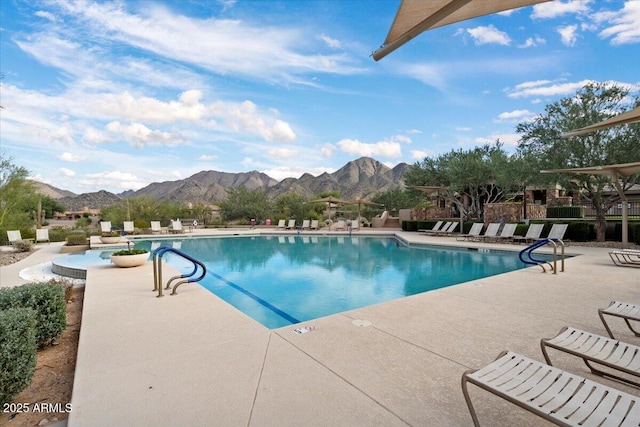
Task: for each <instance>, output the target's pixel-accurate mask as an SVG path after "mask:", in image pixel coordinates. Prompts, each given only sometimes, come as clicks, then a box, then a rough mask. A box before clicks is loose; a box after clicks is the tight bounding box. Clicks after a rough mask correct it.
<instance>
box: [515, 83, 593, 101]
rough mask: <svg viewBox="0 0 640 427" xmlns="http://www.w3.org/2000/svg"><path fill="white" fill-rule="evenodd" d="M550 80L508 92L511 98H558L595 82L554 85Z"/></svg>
mask: <svg viewBox="0 0 640 427" xmlns="http://www.w3.org/2000/svg"><path fill="white" fill-rule="evenodd" d="M551 83H552V82H550V81H548V80H539V81H537V82H527V83H523V84H520V85H517V86H516V87H515V89H513V90H511V91H508V94H507V96H508V97H509V98H526V97H530V96H557V95H567V94H570V93H574V92H576V91H577V90H578V89H580V88H581V87H583V86H585V85H587V84H589V83H594V81H593V80H581V81H579V82H566V83H553V84H551Z"/></svg>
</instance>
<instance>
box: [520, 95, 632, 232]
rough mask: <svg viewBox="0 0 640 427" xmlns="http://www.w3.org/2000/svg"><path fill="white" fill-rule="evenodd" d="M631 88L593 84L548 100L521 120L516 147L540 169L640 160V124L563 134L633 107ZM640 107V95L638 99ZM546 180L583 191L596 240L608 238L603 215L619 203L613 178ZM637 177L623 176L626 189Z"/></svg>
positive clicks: (557, 176)
mask: <svg viewBox="0 0 640 427" xmlns="http://www.w3.org/2000/svg"><path fill="white" fill-rule="evenodd" d="M629 93H630V92H629V89H627V88H624V87H621V86H619V85H617V84H615V83H592V84H588V85H586V86H584V87H583V88H581V89H580V90H578V91H577V93H576V94H575V95H573V96H569V97H566V98H562V99H561V100H559V101H557V102H554V103H552V104H549V105H547V106H546V107H545V112H544V114H541V115H539V116H538V117H536V118H535V119H534V120H533V121H530V122H524V123H520V124H519V125H518V126H517V128H516V130H517V132H518V133H519V134H521V135H522V136H521V139H520V142H519V143H518V151H519V153H521V154H522V155H524V156H527V157H529V158H532V157H535V158H536V159H537V167H539V168H540V169H566V168H578V167H589V166H604V165H610V164H617V163H629V162H636V161H640V144H638V137H639V135H640V124H634V125H624V126H617V127H613V128H610V129H607V130H601V131H597V132H591V133H588V134H585V135H581V136H576V137H570V138H566V139H565V138H562V137H561V134H562V133H564V132H568V131H571V130H573V129H577V128H581V127H584V126H588V125H591V124H594V123H597V122H599V121H602V120H605V119H607V118H609V117H611V116H613V115H616V114H619V113H621V112H624V111H626V110H627V109H629V103H628V97H629ZM635 105H640V99H638V98H636V99H635ZM547 176H548V178H547V180H546V181H547V183H548V184H555V183H559V184H560V185H561V186H562V187H564V188H565V189H566V190H567V191H570V192H575V193H579V194H580V195H581V196H582V197H583V198H584V199H586V200H588V201H589V202H590V203H591V205H592V206H593V208H594V210H595V212H596V224H595V229H596V238H597V240H598V241H604V239H605V231H606V227H607V222H606V217H605V213H606V212H607V210H609V209H610V208H611V207H612V206H614V205H615V204H616V203H618V202H619V201H620V196H619V195H618V194H617V193H616V192H612V191H609V190H611V188H612V181H611V177H609V176H603V175H587V174H583V175H578V174H566V173H564V174H553V175H547ZM639 178H640V176H639V175H636V176H633V177H631V178H630V179H623V180H622V181H621V185H622V187H623V189H628V188H629V187H630V186H631V185H633V184H635V183H637V182H638V181H639Z"/></svg>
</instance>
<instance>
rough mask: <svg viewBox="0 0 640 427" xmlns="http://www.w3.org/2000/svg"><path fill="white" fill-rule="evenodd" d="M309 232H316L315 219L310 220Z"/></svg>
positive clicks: (316, 223) (316, 221)
mask: <svg viewBox="0 0 640 427" xmlns="http://www.w3.org/2000/svg"><path fill="white" fill-rule="evenodd" d="M309 229H310V230H317V229H318V220H317V219H312V220H311V225H310V226H309Z"/></svg>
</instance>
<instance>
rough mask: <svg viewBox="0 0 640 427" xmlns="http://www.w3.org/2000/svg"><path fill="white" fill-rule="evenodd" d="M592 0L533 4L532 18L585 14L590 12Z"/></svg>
mask: <svg viewBox="0 0 640 427" xmlns="http://www.w3.org/2000/svg"><path fill="white" fill-rule="evenodd" d="M589 3H591V0H571V1H568V2H562V1H551V2H547V3H541V4H536V5H534V6H533V13H532V14H531V18H532V19H550V18H557V17H558V16H562V15H567V14H584V13H588V12H589Z"/></svg>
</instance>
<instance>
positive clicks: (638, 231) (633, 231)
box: [612, 222, 640, 245]
mask: <svg viewBox="0 0 640 427" xmlns="http://www.w3.org/2000/svg"><path fill="white" fill-rule="evenodd" d="M614 230H615V233H614V238H613V239H612V240H617V241H621V240H622V223H619V222H617V223H616V224H615V228H614ZM628 231H629V236H628V237H629V242H633V243H637V244H639V245H640V223H637V222H630V223H629V224H628Z"/></svg>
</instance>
